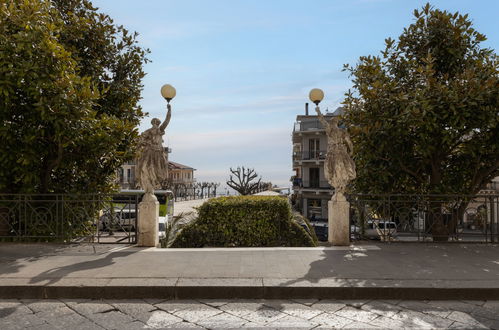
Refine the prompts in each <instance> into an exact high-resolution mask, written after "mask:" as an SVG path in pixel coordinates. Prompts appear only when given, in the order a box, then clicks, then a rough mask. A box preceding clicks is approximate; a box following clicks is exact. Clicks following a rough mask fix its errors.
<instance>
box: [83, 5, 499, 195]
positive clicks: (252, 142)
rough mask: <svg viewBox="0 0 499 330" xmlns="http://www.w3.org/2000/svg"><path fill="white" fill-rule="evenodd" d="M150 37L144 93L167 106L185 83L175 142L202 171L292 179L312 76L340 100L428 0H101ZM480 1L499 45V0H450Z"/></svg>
mask: <svg viewBox="0 0 499 330" xmlns="http://www.w3.org/2000/svg"><path fill="white" fill-rule="evenodd" d="M92 2H93V4H94V5H95V6H97V7H99V8H100V11H102V12H105V13H106V14H108V15H110V16H111V17H112V18H113V19H114V21H115V23H117V24H121V25H124V26H125V27H126V28H127V29H129V30H132V31H137V32H138V33H139V38H138V40H139V42H140V45H141V46H143V47H145V48H149V49H150V51H151V54H150V55H149V59H150V60H151V63H148V64H146V65H145V72H146V73H147V75H146V77H145V78H144V81H143V83H144V90H143V93H142V100H141V102H140V103H141V105H142V107H143V110H144V111H146V112H148V116H147V117H145V118H144V120H143V121H142V123H141V126H140V131H144V130H145V129H147V128H149V127H150V121H151V119H152V118H154V117H158V118H160V119H161V120H163V119H164V118H165V115H166V102H165V100H164V99H163V98H162V97H161V95H160V88H161V86H162V85H163V84H166V83H168V84H171V85H173V86H174V87H175V88H176V90H177V96H176V97H175V98H174V99H173V101H172V108H173V113H172V119H171V121H170V124H169V126H168V128H167V131H166V136H165V139H164V140H165V141H164V144H165V146H168V147H170V148H171V149H172V153H171V154H170V155H169V158H170V160H171V161H175V162H178V163H182V164H185V165H189V166H191V167H194V168H195V169H196V172H195V177H196V178H197V180H198V181H215V182H220V183H222V185H224V183H225V181H226V180H227V179H228V176H229V174H230V172H229V168H230V167H233V168H235V167H237V166H246V167H250V168H254V169H255V170H256V172H257V173H258V174H259V175H260V176H261V177H262V180H263V181H272V182H273V183H274V184H277V185H279V186H286V187H287V186H290V182H289V180H290V177H291V176H292V175H293V171H292V161H291V152H292V144H291V133H292V130H293V123H294V122H295V120H296V116H297V115H300V114H304V111H305V110H304V108H305V106H304V104H305V102H307V101H308V92H309V91H310V89H312V88H316V87H317V88H321V89H322V90H324V92H325V98H324V101H323V102H322V103H321V109H322V110H326V109H329V110H331V111H334V109H336V108H337V107H338V106H339V105H340V103H341V101H342V99H343V95H344V94H345V92H347V91H348V89H349V88H350V87H351V81H350V79H349V77H348V74H347V73H346V72H343V71H342V68H343V65H344V64H347V63H348V64H355V63H357V61H358V58H359V57H360V56H365V55H377V54H379V52H380V51H381V50H382V49H383V48H384V40H385V39H386V38H388V37H391V38H394V39H395V38H397V37H398V36H399V35H400V34H401V33H402V30H403V28H404V27H406V26H408V25H410V24H411V23H412V22H413V11H414V9H420V8H421V7H422V6H423V5H424V4H425V3H426V1H417V0H348V1H347V0H342V1H338V0H308V1H306V0H301V1H296V0H211V1H208V0H142V1H137V0H93V1H92ZM431 4H432V5H433V6H434V7H436V8H439V9H445V10H449V11H452V12H455V11H459V12H460V13H468V14H469V15H470V18H471V19H472V21H473V22H474V27H475V29H477V30H478V31H479V32H481V33H483V34H485V35H486V36H487V37H488V40H487V41H486V42H485V43H483V46H485V47H490V48H493V49H495V50H496V51H497V50H498V48H499V47H498V45H499V19H498V15H497V13H499V1H497V0H474V1H473V0H441V1H432V2H431Z"/></svg>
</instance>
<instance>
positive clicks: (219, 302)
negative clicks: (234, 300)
mask: <svg viewBox="0 0 499 330" xmlns="http://www.w3.org/2000/svg"><path fill="white" fill-rule="evenodd" d="M199 302H201V303H203V304H206V305H210V306H213V307H220V306H223V305H227V304H228V303H229V301H228V300H221V299H201V300H199Z"/></svg>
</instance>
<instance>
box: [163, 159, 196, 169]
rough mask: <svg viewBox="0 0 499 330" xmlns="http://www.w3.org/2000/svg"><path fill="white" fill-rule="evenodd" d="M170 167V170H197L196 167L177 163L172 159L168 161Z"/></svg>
mask: <svg viewBox="0 0 499 330" xmlns="http://www.w3.org/2000/svg"><path fill="white" fill-rule="evenodd" d="M168 168H169V169H170V170H193V171H195V170H196V169H195V168H192V167H190V166H187V165H183V164H180V163H175V162H172V161H171V160H169V161H168Z"/></svg>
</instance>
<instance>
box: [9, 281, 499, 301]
mask: <svg viewBox="0 0 499 330" xmlns="http://www.w3.org/2000/svg"><path fill="white" fill-rule="evenodd" d="M146 298H157V299H343V300H344V299H402V300H498V299H499V288H483V287H480V288H434V287H431V288H430V287H406V288H402V287H317V286H316V287H310V286H307V287H305V286H303V287H301V286H292V287H278V286H275V287H254V286H57V285H50V286H43V285H41V286H37V285H19V286H16V285H13V286H0V299H146Z"/></svg>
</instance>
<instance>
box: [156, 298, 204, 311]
mask: <svg viewBox="0 0 499 330" xmlns="http://www.w3.org/2000/svg"><path fill="white" fill-rule="evenodd" d="M193 305H201V303H200V302H198V301H196V300H168V301H164V302H162V303H158V304H154V306H156V307H157V308H159V309H162V310H164V311H167V312H169V313H174V312H176V311H180V310H182V309H186V308H189V307H190V306H193Z"/></svg>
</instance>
